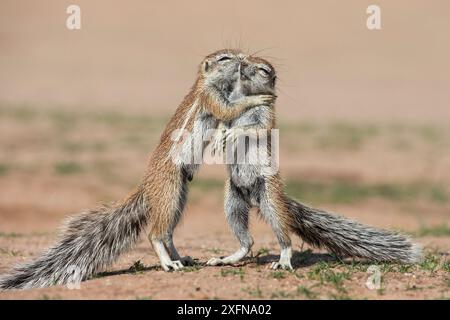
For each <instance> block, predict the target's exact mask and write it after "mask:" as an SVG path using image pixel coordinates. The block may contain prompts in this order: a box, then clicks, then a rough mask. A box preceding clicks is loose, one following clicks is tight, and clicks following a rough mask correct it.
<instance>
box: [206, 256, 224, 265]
mask: <svg viewBox="0 0 450 320" xmlns="http://www.w3.org/2000/svg"><path fill="white" fill-rule="evenodd" d="M223 264H224V263H223V260H222V259H220V258H211V259H209V260H208V262H206V265H207V266H220V265H223Z"/></svg>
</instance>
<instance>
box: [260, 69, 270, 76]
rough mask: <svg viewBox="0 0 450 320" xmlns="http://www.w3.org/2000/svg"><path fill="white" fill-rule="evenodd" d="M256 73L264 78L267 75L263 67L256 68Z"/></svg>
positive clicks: (267, 72)
mask: <svg viewBox="0 0 450 320" xmlns="http://www.w3.org/2000/svg"><path fill="white" fill-rule="evenodd" d="M258 73H259V74H260V75H261V76H263V77H264V78H267V77H268V76H269V71H267V70H266V69H264V68H259V69H258Z"/></svg>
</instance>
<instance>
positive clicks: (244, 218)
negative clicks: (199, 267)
mask: <svg viewBox="0 0 450 320" xmlns="http://www.w3.org/2000/svg"><path fill="white" fill-rule="evenodd" d="M249 210H250V205H249V203H248V201H246V200H245V199H244V197H243V195H242V194H241V193H240V192H239V190H238V189H237V187H236V186H234V185H233V183H232V182H230V181H229V180H228V181H227V182H226V185H225V214H226V217H227V221H228V224H229V226H230V228H231V230H232V231H233V233H234V235H235V236H236V238H237V239H238V241H239V244H240V248H239V250H237V251H236V252H234V253H233V254H231V255H229V256H227V257H224V258H211V259H210V260H209V261H208V262H207V265H210V266H216V265H223V264H233V263H236V262H239V261H240V260H242V259H243V258H244V257H245V256H246V255H247V254H248V252H249V251H250V249H251V247H252V245H253V239H252V237H251V236H250V233H249V231H248V215H249Z"/></svg>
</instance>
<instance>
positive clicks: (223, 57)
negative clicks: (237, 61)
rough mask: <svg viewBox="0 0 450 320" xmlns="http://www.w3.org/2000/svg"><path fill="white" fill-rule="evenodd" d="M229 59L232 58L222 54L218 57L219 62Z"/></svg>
mask: <svg viewBox="0 0 450 320" xmlns="http://www.w3.org/2000/svg"><path fill="white" fill-rule="evenodd" d="M228 60H231V57H229V56H222V57H220V58H219V59H217V61H218V62H225V61H228Z"/></svg>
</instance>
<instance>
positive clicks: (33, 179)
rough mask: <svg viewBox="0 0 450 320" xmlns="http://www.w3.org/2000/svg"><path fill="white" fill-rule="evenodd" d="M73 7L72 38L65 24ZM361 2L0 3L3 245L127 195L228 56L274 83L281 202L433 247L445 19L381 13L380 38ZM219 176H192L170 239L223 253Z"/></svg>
mask: <svg viewBox="0 0 450 320" xmlns="http://www.w3.org/2000/svg"><path fill="white" fill-rule="evenodd" d="M73 3H74V4H77V5H79V6H80V8H81V30H74V31H71V30H68V29H67V28H66V25H65V23H66V19H67V17H68V14H67V13H66V8H67V7H68V6H69V5H70V4H73ZM370 4H372V2H371V1H361V0H355V1H345V2H344V1H315V2H312V1H307V2H306V1H283V2H277V3H275V2H273V1H233V0H229V1H226V2H224V1H220V2H219V1H195V4H194V3H193V2H191V1H190V2H188V1H164V2H162V1H158V2H156V1H154V2H153V1H151V2H150V1H132V2H124V1H98V0H96V1H87V0H77V1H63V0H54V1H48V0H39V1H24V0H2V1H1V3H0V232H1V233H2V234H3V235H4V236H5V237H7V236H10V235H15V234H16V235H17V234H19V235H20V234H27V233H36V234H38V233H46V232H47V233H53V232H54V231H55V228H56V227H57V226H58V225H59V224H60V222H61V219H62V218H63V217H65V216H66V215H67V214H70V213H74V212H78V211H79V210H80V209H82V208H88V207H92V206H93V205H95V204H97V203H99V202H102V201H111V200H116V199H119V198H121V197H122V196H124V195H125V194H126V193H127V192H128V191H129V190H130V189H131V188H132V187H133V186H134V185H136V184H137V183H138V182H139V179H140V177H141V176H142V174H143V172H144V170H145V167H146V162H147V156H148V154H149V153H150V152H151V151H152V149H153V148H154V147H155V145H156V143H157V140H158V138H159V135H160V133H161V132H162V129H163V128H164V125H165V122H166V121H167V119H168V118H169V117H170V116H171V115H172V114H173V112H174V110H175V109H176V107H177V106H178V104H179V103H180V102H181V100H182V98H183V97H184V95H185V94H186V93H187V92H188V91H189V89H190V86H191V85H192V84H193V81H194V79H195V76H196V72H197V66H198V64H199V63H200V61H201V60H202V58H203V56H205V55H207V54H208V53H210V52H212V51H215V50H217V49H221V48H224V47H232V48H240V49H242V50H244V51H247V52H250V53H252V52H258V53H257V55H260V56H262V57H265V58H266V59H268V60H270V61H271V62H273V64H274V65H275V66H276V68H277V71H278V74H279V82H278V88H279V89H278V90H279V99H278V102H277V113H278V119H279V127H280V140H281V150H280V152H281V157H280V159H281V172H282V175H283V177H284V178H285V179H286V184H287V190H288V193H289V194H290V195H292V196H295V197H296V198H298V199H300V200H302V201H304V202H307V203H310V204H312V205H315V206H319V207H322V208H325V209H329V210H333V211H337V212H339V213H341V214H343V215H346V216H350V217H354V218H357V219H358V220H360V221H363V222H366V223H371V224H374V225H378V226H383V227H389V228H394V229H399V230H407V231H409V232H411V233H413V234H415V235H421V236H431V237H434V238H433V241H435V243H440V242H439V241H443V240H442V235H444V236H448V235H449V234H450V232H449V227H448V223H449V217H450V188H449V187H450V169H449V168H450V149H449V145H450V139H449V137H450V128H449V123H450V90H449V89H450V72H449V71H450V63H449V60H448V57H449V56H450V42H449V41H448V36H449V34H448V33H449V30H450V4H449V2H448V1H444V0H443V1H432V2H427V1H411V0H408V1H406V0H403V1H381V0H379V1H377V2H376V4H377V5H379V6H380V7H381V19H382V29H381V30H379V31H370V30H368V29H367V27H366V19H367V17H368V14H367V13H366V8H367V7H368V6H369V5H370ZM225 176H226V173H225V169H224V168H223V167H222V166H213V167H211V166H209V167H203V168H202V169H201V172H200V175H199V177H198V179H196V181H195V182H194V183H193V187H192V193H191V197H190V199H189V204H188V208H187V215H186V216H187V217H186V219H185V221H184V224H183V225H182V227H181V228H180V231H179V232H180V233H179V235H180V238H181V239H189V237H191V238H192V239H195V238H196V237H197V236H199V235H203V236H204V237H208V238H212V239H216V238H217V239H220V237H222V238H223V239H226V241H229V246H230V248H233V247H234V245H235V243H234V240H233V238H232V236H231V235H230V234H229V232H228V230H227V226H226V223H225V218H224V217H223V213H222V211H223V210H222V205H223V204H222V191H223V187H222V185H223V180H224V178H225ZM206 224H208V230H206V228H205V225H206ZM254 228H255V233H256V235H257V236H256V237H257V239H259V241H263V242H264V241H267V242H268V243H269V242H271V241H274V239H273V236H272V234H271V232H270V230H269V229H268V228H267V227H266V226H264V224H262V223H260V222H258V221H255V222H254ZM193 234H195V236H194V235H193ZM213 234H214V235H213ZM440 239H441V240H440ZM193 241H194V240H193ZM433 243H434V242H433Z"/></svg>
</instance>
